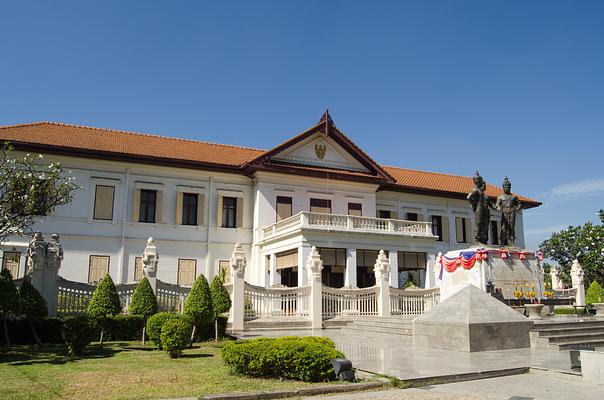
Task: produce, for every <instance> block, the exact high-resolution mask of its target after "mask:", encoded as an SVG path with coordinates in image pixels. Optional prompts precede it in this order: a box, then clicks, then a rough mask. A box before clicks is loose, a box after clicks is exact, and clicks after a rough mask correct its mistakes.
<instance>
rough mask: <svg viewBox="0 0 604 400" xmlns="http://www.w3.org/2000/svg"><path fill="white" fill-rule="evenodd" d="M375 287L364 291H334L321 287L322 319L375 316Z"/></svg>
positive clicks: (376, 309) (376, 304)
mask: <svg viewBox="0 0 604 400" xmlns="http://www.w3.org/2000/svg"><path fill="white" fill-rule="evenodd" d="M378 292H379V288H378V287H377V286H374V287H370V288H364V289H334V288H331V287H328V286H323V287H322V290H321V294H322V302H323V307H322V309H323V318H334V317H338V316H342V315H377V314H378Z"/></svg>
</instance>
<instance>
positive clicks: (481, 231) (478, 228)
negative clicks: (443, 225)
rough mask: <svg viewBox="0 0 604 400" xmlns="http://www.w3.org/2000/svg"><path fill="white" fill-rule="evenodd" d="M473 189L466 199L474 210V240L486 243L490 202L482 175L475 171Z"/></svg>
mask: <svg viewBox="0 0 604 400" xmlns="http://www.w3.org/2000/svg"><path fill="white" fill-rule="evenodd" d="M472 180H473V181H474V189H472V191H471V192H470V193H469V194H468V197H467V199H468V201H469V202H470V204H471V205H472V210H474V222H475V229H474V232H475V234H474V241H475V243H480V244H487V243H488V241H489V221H490V220H491V210H490V209H491V208H494V207H493V205H492V204H491V200H490V199H489V196H487V194H486V190H487V185H486V183H485V181H484V179H482V176H480V174H479V173H478V171H476V174H474V177H473V178H472Z"/></svg>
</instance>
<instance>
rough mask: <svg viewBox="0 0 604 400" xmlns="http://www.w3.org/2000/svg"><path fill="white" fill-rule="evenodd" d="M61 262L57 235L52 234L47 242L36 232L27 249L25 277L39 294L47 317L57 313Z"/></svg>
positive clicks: (61, 251) (61, 252)
mask: <svg viewBox="0 0 604 400" xmlns="http://www.w3.org/2000/svg"><path fill="white" fill-rule="evenodd" d="M62 261H63V247H62V246H61V243H60V240H59V235H58V234H57V233H53V234H52V235H51V238H50V240H49V241H48V242H45V241H44V237H43V236H42V233H40V232H36V233H35V234H34V237H33V238H32V240H31V242H30V243H29V247H28V249H27V275H26V279H31V283H32V285H33V286H34V287H35V288H36V289H37V290H38V292H40V294H41V295H42V297H44V300H45V301H46V305H47V307H48V315H50V316H54V315H56V311H57V297H58V291H59V287H58V283H57V278H58V276H59V269H60V268H61V262H62Z"/></svg>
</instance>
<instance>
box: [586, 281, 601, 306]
mask: <svg viewBox="0 0 604 400" xmlns="http://www.w3.org/2000/svg"><path fill="white" fill-rule="evenodd" d="M594 303H604V289H602V286H601V285H600V283H598V281H596V280H594V281H592V282H591V284H590V285H589V288H588V289H587V293H586V294H585V304H589V305H592V304H594Z"/></svg>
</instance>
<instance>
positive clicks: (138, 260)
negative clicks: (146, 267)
mask: <svg viewBox="0 0 604 400" xmlns="http://www.w3.org/2000/svg"><path fill="white" fill-rule="evenodd" d="M141 279H143V258H142V257H135V258H134V282H138V281H140V280H141Z"/></svg>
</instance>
